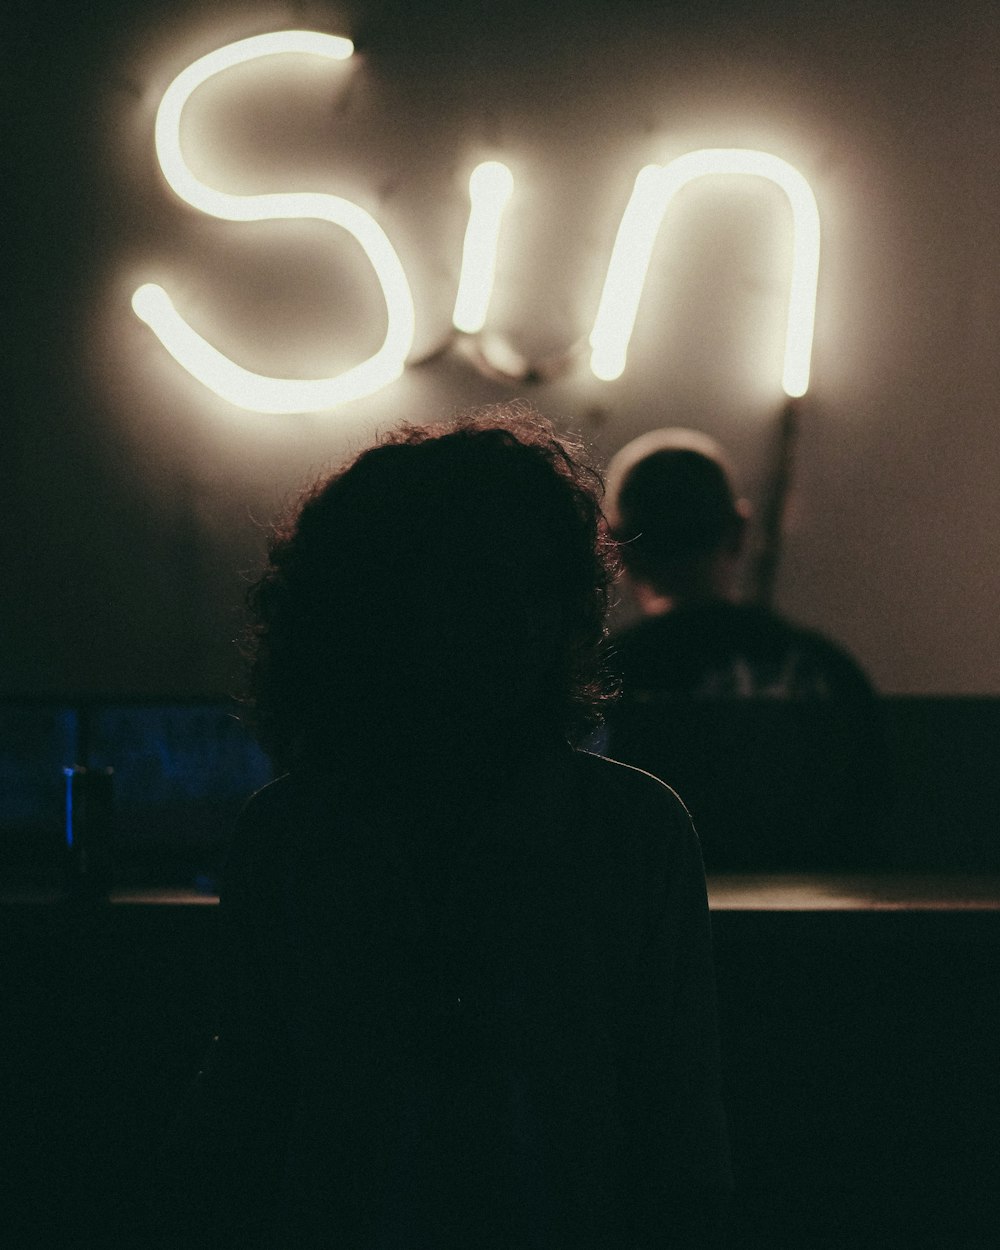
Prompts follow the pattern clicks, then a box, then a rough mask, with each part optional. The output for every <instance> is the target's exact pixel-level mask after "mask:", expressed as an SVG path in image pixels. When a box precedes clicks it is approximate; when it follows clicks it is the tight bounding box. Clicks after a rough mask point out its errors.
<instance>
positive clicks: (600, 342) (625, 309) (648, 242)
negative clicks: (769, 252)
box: [590, 148, 819, 398]
mask: <svg viewBox="0 0 1000 1250" xmlns="http://www.w3.org/2000/svg"><path fill="white" fill-rule="evenodd" d="M709 174H749V175H751V176H753V177H758V178H768V179H770V181H771V182H774V183H776V184H777V185H778V186H779V187H781V189H782V190H783V191H784V192H785V194H786V195H787V196H788V200H789V203H790V204H791V206H792V230H793V234H792V282H791V292H790V294H789V300H788V322H787V328H786V331H785V362H784V370H783V373H782V379H781V384H782V387H783V388H784V391H785V394H786V395H789V396H792V397H793V398H795V397H798V396H800V395H804V394H805V393H806V389H807V387H808V386H809V362H810V357H811V355H812V340H813V324H814V322H815V317H816V283H817V278H818V275H819V209H818V208H817V207H816V197H815V196H814V195H813V193H812V188H811V187H810V186H809V183H808V182H806V180H805V178H803V177H802V175H801V174H800V173H799V171H798V170H797V169H795V168H793V167H792V166H791V165H789V164H788V162H787V161H783V160H781V158H780V157H777V156H772V155H770V154H769V153H767V152H755V151H752V150H749V149H746V148H704V149H701V150H700V151H697V152H688V153H687V154H686V155H684V156H679V157H678V158H677V159H676V160H673V161H671V162H670V163H669V164H668V165H647V166H646V167H645V169H641V170H640V171H639V174H638V177H637V178H636V180H635V188H634V189H633V191H632V198H631V199H630V200H629V202H628V205H627V206H626V208H625V212H624V214H623V216H622V220H621V225H620V226H619V227H618V237H617V238H616V240H615V245H614V250H613V251H612V253H611V260H610V262H609V264H608V273H607V277H606V278H605V280H604V290H603V292H602V294H601V301H600V304H599V306H598V310H597V318H596V320H595V322H594V328H593V330H592V331H591V333H590V345H591V348H592V349H593V352H592V355H591V358H590V367H591V369H592V370H593V372H594V375H595V376H596V377H598V378H601V379H603V380H605V381H611V380H613V379H614V378H617V377H620V376H621V374H622V373H623V372H624V369H625V362H626V359H627V353H628V344H629V339H630V338H631V337H632V329H633V327H634V326H635V318H636V313H637V311H638V308H639V298H640V296H641V295H642V289H643V285H644V283H645V280H646V271H647V269H648V268H649V261H650V256H651V255H652V251H653V245H654V243H655V242H656V236H657V234H658V232H659V229H660V223H661V222H662V221H663V217H664V215H665V213H666V211H667V208H668V207H669V205H670V202H671V200H672V199H673V198H674V196H675V195H676V194H677V192H678V191H680V189H681V188H682V187H684V186H686V185H687V184H688V183H689V182H693V181H694V179H696V178H703V177H705V176H707V175H709Z"/></svg>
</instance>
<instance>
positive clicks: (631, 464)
mask: <svg viewBox="0 0 1000 1250" xmlns="http://www.w3.org/2000/svg"><path fill="white" fill-rule="evenodd" d="M607 476H608V494H607V505H606V509H607V515H608V522H609V525H610V526H611V531H612V533H613V535H614V537H615V539H616V540H617V541H618V542H619V543H620V555H621V559H622V562H623V564H624V566H625V570H626V572H627V574H628V577H629V581H630V582H631V584H632V586H633V588H634V589H635V590H636V592H637V598H638V600H639V603H640V606H642V607H644V608H646V609H647V610H652V611H655V610H662V609H663V608H666V607H670V606H672V605H676V604H679V603H683V602H687V601H692V600H705V599H718V598H728V597H729V596H730V594H731V593H732V589H733V580H734V576H735V572H736V566H737V563H738V560H739V557H740V555H741V554H742V551H743V545H744V539H745V535H746V520H747V508H746V504H745V502H744V501H743V500H739V499H737V498H736V495H735V492H734V490H733V485H732V475H731V471H730V468H729V464H728V462H727V460H726V456H725V453H724V452H723V450H722V448H721V447H720V446H719V444H718V443H716V442H715V440H714V439H711V438H709V437H708V435H706V434H700V433H698V432H697V431H695V430H682V429H669V430H654V431H653V432H652V433H649V434H644V435H642V436H641V437H639V438H637V439H634V440H633V441H632V442H631V443H628V444H626V446H625V447H623V448H622V449H621V451H619V452H618V453H617V455H615V456H614V457H613V459H612V461H611V463H610V465H609V466H608V475H607Z"/></svg>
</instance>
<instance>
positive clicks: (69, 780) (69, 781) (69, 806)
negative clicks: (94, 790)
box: [63, 768, 76, 850]
mask: <svg viewBox="0 0 1000 1250" xmlns="http://www.w3.org/2000/svg"><path fill="white" fill-rule="evenodd" d="M75 775H76V769H75V768H63V776H64V777H65V778H66V845H67V846H68V847H69V849H70V850H72V849H73V778H74V776H75Z"/></svg>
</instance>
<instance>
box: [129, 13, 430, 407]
mask: <svg viewBox="0 0 1000 1250" xmlns="http://www.w3.org/2000/svg"><path fill="white" fill-rule="evenodd" d="M353 51H354V45H353V44H352V43H351V41H350V40H349V39H341V38H339V37H337V36H336V35H322V34H316V33H315V32H313V31H304V30H287V31H280V32H278V33H276V34H270V35H257V36H255V37H254V38H252V39H242V40H240V41H239V42H238V43H232V44H229V45H228V46H227V47H224V48H219V49H218V51H216V52H212V53H209V55H208V56H203V57H201V58H200V60H197V61H195V62H194V63H193V64H192V65H189V66H188V67H187V69H186V70H184V71H183V72H182V73H180V74H179V75H178V76H177V77H176V78H175V79H174V81H173V82H172V83H171V84H170V86H169V87H168V88H167V90H166V91H165V92H164V95H163V99H162V100H161V101H160V107H159V109H158V110H157V113H156V154H157V157H158V158H159V161H160V168H161V169H162V170H163V176H164V177H165V178H166V180H167V182H168V183H169V184H170V186H171V187H172V188H173V190H174V191H175V192H176V193H177V194H178V195H179V196H180V198H181V199H182V200H184V201H186V202H187V203H188V204H190V205H191V206H192V207H193V208H198V209H200V210H201V211H202V212H203V213H209V214H210V215H211V216H212V217H221V218H222V219H223V220H225V221H271V220H276V219H281V218H296V217H305V218H314V219H316V220H318V221H328V222H331V223H332V224H333V225H336V226H341V227H343V229H345V230H347V231H348V233H350V234H352V235H353V236H354V238H355V239H357V241H358V242H359V243H360V244H361V246H362V248H363V249H364V251H365V255H366V256H367V257H368V259H369V261H370V262H371V265H372V268H373V269H374V270H375V274H376V276H377V278H378V280H379V283H380V285H381V287H382V294H383V296H384V298H385V305H386V311H387V313H388V327H387V329H386V334H385V341H384V342H383V344H382V346H381V347H380V348H379V350H378V351H377V352H376V353H375V354H374V355H373V356H370V357H369V358H368V359H367V360H365V361H362V363H361V364H359V365H355V366H354V367H353V368H350V369H347V370H346V371H345V372H343V373H340V374H337V376H336V377H332V378H315V379H309V380H293V379H288V378H270V377H265V376H264V375H262V374H259V373H251V372H250V370H248V369H243V368H241V366H240V365H237V364H236V363H235V362H234V361H232V360H230V359H229V358H228V357H227V356H224V355H223V354H222V352H220V351H218V350H217V349H216V348H214V347H213V346H212V345H211V343H209V342H208V341H207V340H206V339H204V338H202V337H201V335H200V334H198V332H197V331H196V330H194V329H192V327H191V326H190V325H188V323H187V322H186V321H185V320H184V318H183V317H182V316H181V315H180V313H178V312H177V310H176V309H175V308H174V305H173V303H172V301H171V299H170V296H169V295H168V294H167V292H166V291H165V290H164V289H163V288H162V287H161V286H156V285H154V284H147V285H146V286H142V287H140V288H139V289H138V290H137V291H136V292H135V294H134V295H133V296H132V307H133V309H134V310H135V312H136V314H137V315H138V316H139V317H141V318H142V320H143V321H145V322H146V323H147V324H148V325H149V327H150V328H151V329H152V331H153V333H154V334H155V335H156V336H157V338H158V339H159V340H160V342H161V343H162V344H163V346H164V347H165V348H166V349H167V351H168V352H169V353H170V354H171V356H173V357H174V358H175V359H176V360H177V361H178V362H179V363H180V364H181V365H183V367H184V368H185V369H186V370H187V371H188V372H189V373H191V374H193V375H194V377H196V378H197V379H198V381H199V382H201V383H202V384H203V385H204V386H207V387H208V388H209V389H210V390H212V391H214V392H215V393H216V394H217V395H221V396H222V397H223V399H228V400H229V402H230V403H232V404H236V405H237V406H238V407H240V408H249V409H251V410H252V411H254V412H318V411H321V410H322V409H325V408H333V407H335V406H336V405H337V404H340V403H343V402H344V401H345V400H349V399H360V398H362V397H363V396H365V395H371V394H373V393H374V392H375V391H377V390H380V389H381V388H382V387H383V386H385V385H387V384H388V383H389V382H392V381H394V380H395V379H396V378H398V377H399V375H400V374H401V373H402V372H403V367H404V366H405V364H406V357H407V355H408V354H409V351H410V348H411V346H412V344H413V330H414V311H413V296H412V295H411V294H410V286H409V283H408V282H407V280H406V274H405V273H404V272H403V266H402V265H401V264H400V260H399V257H398V256H397V255H396V251H395V249H394V248H393V246H392V244H391V243H390V242H389V240H388V238H387V237H386V235H385V232H384V231H383V230H382V227H381V226H380V225H379V224H378V222H377V221H376V220H375V218H374V217H372V216H371V214H370V213H366V212H365V210H364V209H363V208H359V207H358V205H357V204H353V203H352V202H351V201H350V200H345V199H341V198H340V197H339V196H336V195H322V194H318V193H306V192H298V193H295V192H293V193H290V194H285V195H228V194H226V193H225V192H222V191H217V190H215V189H214V188H213V187H210V186H208V185H207V184H206V183H204V182H201V181H200V180H199V179H198V178H196V177H195V175H194V174H193V173H192V172H191V170H190V169H189V167H188V164H187V162H186V161H185V159H184V153H183V151H182V149H181V141H180V125H181V113H182V112H183V110H184V105H185V104H186V103H187V101H188V98H189V97H190V95H191V94H192V92H193V91H194V90H195V89H196V88H197V87H200V86H201V84H202V83H204V82H207V81H208V79H209V78H213V77H214V76H215V75H216V74H219V73H221V72H222V71H223V70H226V69H229V68H230V67H231V66H233V65H240V64H242V63H243V62H245V61H255V60H257V59H258V58H260V57H265V56H273V55H276V54H279V53H288V52H295V53H304V54H307V55H310V56H321V57H325V58H327V59H328V60H333V61H345V60H347V59H348V57H350V56H351V55H352V53H353Z"/></svg>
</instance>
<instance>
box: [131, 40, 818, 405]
mask: <svg viewBox="0 0 1000 1250" xmlns="http://www.w3.org/2000/svg"><path fill="white" fill-rule="evenodd" d="M353 51H354V48H353V44H352V43H351V41H350V40H348V39H343V38H340V37H338V36H335V35H325V34H319V33H317V32H313V31H301V30H292V31H279V32H276V33H273V34H268V35H258V36H255V37H253V38H250V39H243V40H240V41H238V42H236V43H232V44H228V45H227V46H225V47H223V48H219V49H218V50H216V51H215V52H212V53H209V54H208V55H206V56H203V57H201V58H199V59H198V60H197V61H195V62H193V64H191V65H189V66H188V67H187V69H185V70H183V71H182V72H181V73H180V74H179V75H178V76H177V77H176V78H175V79H174V80H173V82H172V83H171V84H170V86H169V87H168V88H167V90H166V91H165V92H164V95H163V98H162V100H161V101H160V105H159V108H158V110H157V114H156V126H155V142H156V153H157V157H158V159H159V163H160V168H161V170H162V171H163V176H164V178H165V179H166V181H167V183H168V184H169V185H170V187H171V188H172V189H173V191H174V192H175V193H176V194H177V195H178V196H179V197H180V198H181V199H182V200H184V202H185V203H187V204H189V205H191V207H193V208H196V209H198V210H199V211H201V212H204V213H207V214H209V215H210V216H212V217H217V218H221V219H222V220H225V221H233V222H241V221H271V220H281V219H292V218H310V219H314V220H318V221H325V222H328V223H330V224H332V225H336V226H340V227H341V228H342V229H344V230H346V231H347V232H348V233H349V234H351V235H352V236H353V237H354V238H355V239H356V240H357V242H358V243H359V244H360V245H361V247H362V248H363V250H364V252H365V255H366V256H367V258H368V260H369V262H370V264H371V266H372V269H373V271H374V273H375V275H376V277H377V279H378V281H379V284H380V287H381V290H382V295H383V298H384V300H385V305H386V311H387V317H388V324H387V328H386V334H385V339H384V341H383V344H382V346H381V348H380V349H379V350H378V351H377V352H376V353H375V354H374V355H372V356H370V357H369V358H368V359H367V360H364V361H362V362H361V363H360V364H358V365H355V366H353V367H352V368H349V369H347V370H345V371H344V372H342V373H339V374H337V375H336V376H334V377H327V378H317V379H290V378H275V377H268V376H265V375H263V374H259V373H254V372H252V371H251V370H249V369H246V368H244V367H243V366H241V365H238V364H237V363H236V362H235V361H233V360H231V359H230V358H229V357H228V356H226V355H224V354H223V353H222V352H220V351H219V350H218V349H217V348H216V347H214V346H213V345H212V344H211V343H209V342H208V340H207V339H205V338H204V337H203V336H202V335H200V334H199V333H198V332H197V331H196V330H195V329H194V328H193V327H192V326H191V325H190V324H189V323H188V322H187V321H186V320H185V319H184V317H183V316H182V315H181V313H180V312H179V311H178V310H177V308H176V307H175V306H174V303H173V301H172V300H171V298H170V295H169V294H168V293H167V291H166V290H164V288H163V287H162V286H159V285H156V284H154V283H147V284H145V285H143V286H141V287H139V289H138V290H137V291H136V292H135V293H134V295H133V297H132V307H133V309H134V311H135V313H136V315H137V316H138V317H139V318H140V319H141V320H142V321H144V322H146V324H148V325H149V327H150V328H151V329H152V331H153V333H154V334H155V335H156V336H157V338H158V339H159V340H160V342H161V343H162V344H163V346H164V347H165V348H166V350H167V351H168V352H169V353H170V355H171V356H173V358H174V359H175V360H176V361H177V362H178V363H179V364H180V365H181V366H182V367H183V368H184V369H186V370H187V371H188V372H189V373H190V374H191V375H192V376H193V377H195V378H196V379H197V380H198V381H199V382H201V383H202V385H204V386H205V387H207V388H208V389H209V390H210V391H213V392H214V393H215V394H217V395H219V396H221V397H222V398H223V399H226V400H228V401H229V402H230V403H232V404H234V405H236V406H237V407H240V408H245V409H249V410H252V411H255V412H267V413H300V412H321V411H326V410H329V409H332V408H334V407H336V406H337V405H339V404H341V403H344V402H345V401H348V400H353V399H361V398H363V397H365V396H367V395H371V394H374V393H375V392H376V391H378V390H381V389H382V387H384V386H387V385H388V384H389V383H391V382H393V381H394V380H395V379H396V378H398V377H399V376H400V375H401V373H402V372H403V370H404V368H405V366H406V363H407V358H408V356H409V353H410V351H411V349H412V345H413V338H414V323H415V313H414V306H413V297H412V294H411V292H410V286H409V282H408V281H407V277H406V274H405V272H404V270H403V266H402V264H401V262H400V260H399V257H398V255H397V253H396V251H395V249H394V248H393V246H392V244H391V243H390V241H389V239H388V237H387V236H386V234H385V232H384V231H383V229H382V227H381V226H380V225H379V224H378V222H377V221H376V220H375V218H374V217H373V216H372V215H371V214H370V213H368V212H367V211H366V210H364V209H363V208H361V207H360V206H359V205H357V204H355V203H353V202H352V201H350V200H347V199H344V198H342V197H340V196H334V195H327V194H319V193H311V192H288V193H283V194H268V195H232V194H229V193H227V192H223V191H219V190H216V189H215V188H214V187H211V186H209V185H208V184H207V183H205V182H202V181H201V180H200V179H199V178H197V177H196V175H195V174H194V173H193V172H192V170H191V169H190V167H189V166H188V164H187V162H186V160H185V158H184V153H183V150H182V147H181V137H180V134H181V118H182V114H183V110H184V107H185V105H186V104H187V102H188V100H189V98H190V97H191V95H192V94H193V93H194V92H195V91H196V90H197V88H198V87H199V86H201V85H202V84H203V83H205V82H207V81H208V80H209V79H210V78H213V77H214V76H215V75H217V74H220V73H222V72H224V71H225V70H227V69H229V68H231V67H232V66H235V65H240V64H243V63H246V62H248V61H254V60H258V59H260V58H263V57H268V56H275V55H288V54H294V55H300V56H315V57H322V58H325V59H326V60H330V61H347V60H349V59H350V58H351V56H352V55H353ZM714 174H737V175H746V176H751V177H756V178H765V179H768V180H769V181H771V182H772V183H774V184H775V185H777V186H778V187H780V188H781V189H782V190H783V191H784V193H785V195H786V196H787V197H788V201H789V204H790V205H791V210H792V275H791V289H790V293H789V301H788V313H787V325H786V333H785V352H784V365H783V372H782V387H783V389H784V391H785V393H786V394H787V395H788V396H791V397H798V396H801V395H804V394H805V392H806V389H807V387H808V385H809V369H810V358H811V354H812V341H813V325H814V320H815V310H816V287H817V278H818V270H819V242H820V225H819V211H818V209H817V205H816V199H815V196H814V195H813V192H812V189H811V188H810V186H809V184H808V182H807V181H806V180H805V178H804V177H803V176H802V174H800V173H799V172H798V170H796V169H795V168H794V167H793V166H791V165H789V164H788V163H787V162H786V161H784V160H782V159H781V158H780V157H777V156H774V155H771V154H769V153H767V152H759V151H754V150H752V149H745V148H703V149H699V150H697V151H693V152H688V153H686V154H685V155H683V156H679V157H677V158H676V159H675V160H672V161H670V162H669V163H668V164H666V165H648V166H646V167H645V168H644V169H642V170H640V172H639V174H638V176H637V178H636V180H635V186H634V188H633V191H632V195H631V198H630V199H629V202H628V204H627V205H626V208H625V211H624V213H623V215H622V219H621V222H620V224H619V227H618V233H617V237H616V239H615V243H614V246H613V248H612V252H611V257H610V260H609V262H608V269H607V274H606V277H605V281H604V287H603V291H602V294H601V298H600V301H599V305H598V309H597V314H596V318H595V320H594V325H593V329H592V330H591V333H590V336H589V344H590V349H591V351H590V367H591V370H592V372H593V374H594V376H595V377H597V378H598V379H601V380H603V381H613V380H614V379H616V378H618V377H620V376H621V375H622V373H623V372H624V370H625V367H626V363H627V358H628V346H629V341H630V339H631V336H632V331H633V328H634V326H635V320H636V316H637V313H638V307H639V303H640V300H641V297H642V292H643V287H644V284H645V279H646V273H647V270H648V268H649V263H650V258H651V256H652V252H653V248H654V245H655V243H656V239H657V236H658V234H659V231H660V229H661V226H662V224H663V221H664V218H665V215H666V212H667V209H668V207H669V206H670V204H671V202H672V200H673V198H674V196H675V195H676V194H677V192H678V191H680V190H681V189H682V188H683V187H685V186H687V184H688V183H690V182H692V181H694V180H695V179H698V178H702V177H705V176H708V175H714ZM513 193H514V179H513V176H512V174H511V172H510V170H509V168H508V167H507V166H506V165H504V164H502V163H501V162H499V161H486V162H484V163H482V164H480V165H478V166H477V167H476V168H475V169H474V170H473V172H472V176H471V178H470V180H469V200H470V209H469V218H468V223H467V227H466V232H465V239H464V244H463V250H462V260H461V268H460V273H459V279H458V287H457V293H456V299H455V305H454V312H453V314H452V324H453V327H454V332H455V333H456V334H457V335H476V334H478V333H479V332H480V331H481V330H482V329H483V328H484V326H485V324H486V321H487V317H488V312H489V305H490V299H491V296H492V292H493V286H494V280H495V272H496V262H497V254H498V249H499V243H500V232H501V225H502V221H503V216H504V212H505V209H506V206H507V204H508V202H509V200H510V198H511V196H512V195H513ZM584 346H585V345H584V344H583V343H582V342H581V343H580V344H577V345H575V346H574V347H572V348H571V349H570V350H569V351H568V352H567V353H566V354H565V356H564V357H562V358H561V361H562V362H565V367H570V366H572V365H574V364H575V362H576V361H577V359H578V358H579V357H580V356H581V355H582V354H583V349H584ZM563 367H564V365H563V364H562V363H561V364H560V367H559V371H561V370H562V368H563ZM543 372H544V371H541V370H538V369H531V368H530V367H526V369H525V371H524V373H523V375H510V376H511V380H513V381H526V380H529V379H530V378H531V377H533V376H534V377H538V376H542V375H543ZM546 376H547V374H546Z"/></svg>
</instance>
